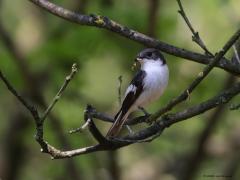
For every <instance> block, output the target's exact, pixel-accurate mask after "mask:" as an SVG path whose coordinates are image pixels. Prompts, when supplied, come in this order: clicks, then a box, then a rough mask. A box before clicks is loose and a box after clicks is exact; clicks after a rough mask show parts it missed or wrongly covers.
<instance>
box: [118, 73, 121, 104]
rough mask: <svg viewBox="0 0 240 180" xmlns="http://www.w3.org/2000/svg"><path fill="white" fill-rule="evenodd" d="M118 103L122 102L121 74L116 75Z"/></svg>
mask: <svg viewBox="0 0 240 180" xmlns="http://www.w3.org/2000/svg"><path fill="white" fill-rule="evenodd" d="M118 103H119V105H121V103H122V76H119V77H118Z"/></svg>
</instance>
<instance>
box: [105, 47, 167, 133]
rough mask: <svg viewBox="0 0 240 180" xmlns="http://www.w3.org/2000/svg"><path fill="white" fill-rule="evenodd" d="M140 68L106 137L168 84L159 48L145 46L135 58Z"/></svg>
mask: <svg viewBox="0 0 240 180" xmlns="http://www.w3.org/2000/svg"><path fill="white" fill-rule="evenodd" d="M135 61H136V62H139V63H140V65H141V69H140V70H139V71H138V72H137V74H136V75H135V76H134V78H133V79H132V81H131V83H130V84H129V86H128V88H127V90H126V93H125V97H124V100H123V102H122V105H121V108H120V110H119V111H118V113H117V114H116V115H115V117H114V119H115V121H114V123H113V125H112V126H111V128H110V129H109V131H108V132H107V135H106V137H115V136H117V135H118V133H119V132H120V130H121V129H122V127H123V125H124V123H125V122H126V121H127V118H128V116H129V114H130V113H131V112H133V111H135V110H137V109H143V107H144V106H146V105H148V104H149V103H151V102H153V101H155V100H157V99H158V98H159V97H160V96H161V95H162V93H163V91H164V90H165V88H166V87H167V84H168V77H169V71H168V66H167V64H166V60H165V58H164V56H163V55H162V54H161V53H160V51H159V50H157V49H153V48H147V49H144V50H142V51H141V52H140V53H139V54H138V55H137V57H136V59H135Z"/></svg>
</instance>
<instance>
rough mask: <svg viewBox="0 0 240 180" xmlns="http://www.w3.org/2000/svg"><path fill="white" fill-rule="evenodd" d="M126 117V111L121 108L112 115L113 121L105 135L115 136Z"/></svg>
mask: <svg viewBox="0 0 240 180" xmlns="http://www.w3.org/2000/svg"><path fill="white" fill-rule="evenodd" d="M127 117H128V113H124V112H123V111H122V110H120V111H119V112H118V113H117V114H116V116H115V117H114V119H115V121H114V123H113V125H112V126H111V127H110V129H109V130H108V132H107V135H106V137H115V136H117V135H118V133H119V132H120V130H121V129H122V127H123V124H124V122H125V121H126V120H127Z"/></svg>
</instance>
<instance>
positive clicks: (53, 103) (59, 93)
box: [41, 63, 77, 121]
mask: <svg viewBox="0 0 240 180" xmlns="http://www.w3.org/2000/svg"><path fill="white" fill-rule="evenodd" d="M76 73H77V64H75V63H74V64H73V65H72V70H71V73H70V74H69V75H68V76H67V77H66V79H65V81H64V83H63V85H62V86H61V88H60V89H59V91H58V93H57V94H56V96H55V97H54V98H53V101H52V102H51V104H50V105H49V106H48V108H47V109H46V111H45V112H44V113H43V115H42V117H41V121H44V120H45V119H46V117H47V116H48V114H49V113H50V112H51V110H52V108H53V107H54V105H55V104H56V103H57V102H58V100H59V99H60V98H61V96H62V93H63V92H64V90H65V89H66V87H67V86H68V84H69V82H70V81H71V80H72V78H73V77H74V75H75V74H76Z"/></svg>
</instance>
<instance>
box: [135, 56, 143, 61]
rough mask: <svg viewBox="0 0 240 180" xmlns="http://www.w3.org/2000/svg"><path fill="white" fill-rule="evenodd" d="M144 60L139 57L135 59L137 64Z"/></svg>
mask: <svg viewBox="0 0 240 180" xmlns="http://www.w3.org/2000/svg"><path fill="white" fill-rule="evenodd" d="M142 60H143V59H142V58H140V57H137V58H136V59H135V61H136V62H139V61H142Z"/></svg>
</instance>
